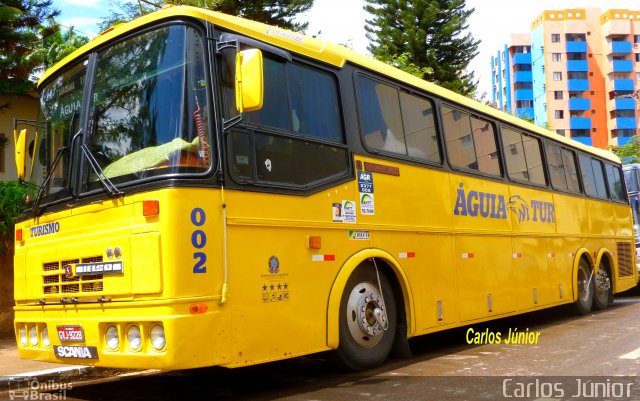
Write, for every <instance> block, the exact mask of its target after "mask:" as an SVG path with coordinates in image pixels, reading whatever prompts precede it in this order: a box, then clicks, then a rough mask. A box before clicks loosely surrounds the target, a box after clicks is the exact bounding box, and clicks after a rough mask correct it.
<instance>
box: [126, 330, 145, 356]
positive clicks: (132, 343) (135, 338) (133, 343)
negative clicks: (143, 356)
mask: <svg viewBox="0 0 640 401" xmlns="http://www.w3.org/2000/svg"><path fill="white" fill-rule="evenodd" d="M127 342H128V343H129V349H131V350H132V351H137V350H139V349H140V346H142V336H141V335H140V329H139V328H138V326H130V327H129V329H127Z"/></svg>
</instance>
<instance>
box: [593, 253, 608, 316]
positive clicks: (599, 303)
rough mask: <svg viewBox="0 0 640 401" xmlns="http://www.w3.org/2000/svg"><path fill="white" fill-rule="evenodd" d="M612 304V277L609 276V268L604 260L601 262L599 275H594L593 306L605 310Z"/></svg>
mask: <svg viewBox="0 0 640 401" xmlns="http://www.w3.org/2000/svg"><path fill="white" fill-rule="evenodd" d="M612 302H613V289H612V288H611V275H610V274H609V266H608V265H607V263H606V262H605V261H604V259H603V260H602V261H601V262H600V268H599V269H598V273H596V274H594V275H593V305H594V306H595V307H596V309H604V308H606V307H607V306H609V304H611V303H612Z"/></svg>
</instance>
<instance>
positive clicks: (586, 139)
mask: <svg viewBox="0 0 640 401" xmlns="http://www.w3.org/2000/svg"><path fill="white" fill-rule="evenodd" d="M571 139H573V140H574V141H578V142H580V143H581V144H583V145H587V146H593V139H591V137H590V136H576V137H573V136H572V137H571Z"/></svg>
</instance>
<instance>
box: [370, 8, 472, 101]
mask: <svg viewBox="0 0 640 401" xmlns="http://www.w3.org/2000/svg"><path fill="white" fill-rule="evenodd" d="M366 2H367V5H365V7H364V9H365V10H366V11H367V12H368V13H369V14H371V19H368V20H367V21H366V26H365V30H366V31H367V38H368V39H369V41H370V44H369V47H368V49H369V51H370V52H371V54H373V56H374V57H375V58H377V59H379V60H382V61H389V60H391V59H394V58H398V57H401V56H402V55H406V57H407V58H406V63H407V64H409V65H414V66H416V67H418V68H419V69H424V70H423V74H422V77H421V78H423V79H427V80H430V81H433V82H435V83H437V84H439V85H442V86H444V87H445V88H448V89H451V90H453V91H455V92H458V93H461V94H463V95H466V96H472V95H473V94H474V93H475V90H476V87H477V84H478V82H477V80H476V79H475V77H474V73H473V72H472V71H471V72H468V71H466V68H467V67H468V65H469V62H470V61H471V60H472V59H473V58H474V57H475V56H476V55H477V54H478V45H479V44H480V41H479V40H475V39H474V38H473V37H472V36H471V34H470V33H465V31H466V30H467V28H468V25H467V19H468V18H469V16H470V15H471V14H472V13H473V11H474V9H473V8H471V9H466V8H465V0H366Z"/></svg>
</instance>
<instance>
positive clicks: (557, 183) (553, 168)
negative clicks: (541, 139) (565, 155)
mask: <svg viewBox="0 0 640 401" xmlns="http://www.w3.org/2000/svg"><path fill="white" fill-rule="evenodd" d="M545 149H546V151H547V163H548V166H549V177H550V178H551V185H552V186H553V188H554V189H560V190H562V191H566V190H567V179H566V178H565V175H564V163H563V162H562V151H561V149H560V146H558V145H554V144H551V143H549V142H547V143H545Z"/></svg>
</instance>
